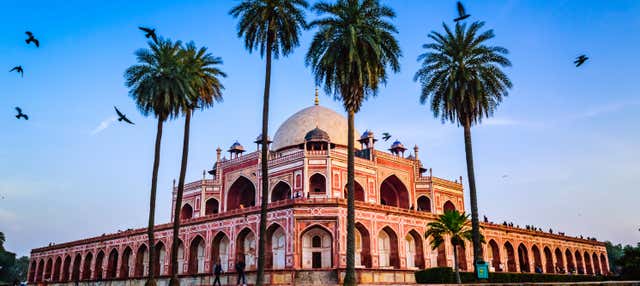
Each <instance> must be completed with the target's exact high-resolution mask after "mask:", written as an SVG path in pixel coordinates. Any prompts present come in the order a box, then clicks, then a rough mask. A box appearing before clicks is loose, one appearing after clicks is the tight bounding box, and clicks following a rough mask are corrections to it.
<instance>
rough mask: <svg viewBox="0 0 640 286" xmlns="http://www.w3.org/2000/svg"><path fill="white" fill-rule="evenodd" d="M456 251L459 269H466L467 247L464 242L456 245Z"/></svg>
mask: <svg viewBox="0 0 640 286" xmlns="http://www.w3.org/2000/svg"><path fill="white" fill-rule="evenodd" d="M456 248H457V252H458V268H459V269H460V271H467V269H468V268H467V249H466V247H464V244H458V245H457V246H456Z"/></svg>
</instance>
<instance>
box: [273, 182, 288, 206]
mask: <svg viewBox="0 0 640 286" xmlns="http://www.w3.org/2000/svg"><path fill="white" fill-rule="evenodd" d="M290 198H291V186H289V184H287V183H286V182H285V181H280V182H278V183H277V184H276V185H275V186H274V187H273V189H272V190H271V202H277V201H283V200H288V199H290Z"/></svg>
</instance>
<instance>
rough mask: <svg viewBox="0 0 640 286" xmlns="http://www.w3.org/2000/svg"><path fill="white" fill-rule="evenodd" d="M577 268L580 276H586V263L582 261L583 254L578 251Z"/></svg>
mask: <svg viewBox="0 0 640 286" xmlns="http://www.w3.org/2000/svg"><path fill="white" fill-rule="evenodd" d="M575 253H576V267H577V268H578V274H584V261H582V254H580V251H577V250H576V252H575Z"/></svg>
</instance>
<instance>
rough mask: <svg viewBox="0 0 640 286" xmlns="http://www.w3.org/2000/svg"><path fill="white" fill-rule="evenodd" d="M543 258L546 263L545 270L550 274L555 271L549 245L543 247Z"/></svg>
mask: <svg viewBox="0 0 640 286" xmlns="http://www.w3.org/2000/svg"><path fill="white" fill-rule="evenodd" d="M544 260H545V264H546V265H547V267H546V269H545V272H546V273H549V274H552V273H555V270H554V267H553V255H552V254H551V249H549V247H546V246H545V247H544Z"/></svg>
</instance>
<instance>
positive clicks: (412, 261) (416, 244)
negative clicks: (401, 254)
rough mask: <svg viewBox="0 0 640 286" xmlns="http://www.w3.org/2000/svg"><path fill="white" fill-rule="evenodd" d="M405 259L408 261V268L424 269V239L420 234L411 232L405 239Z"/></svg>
mask: <svg viewBox="0 0 640 286" xmlns="http://www.w3.org/2000/svg"><path fill="white" fill-rule="evenodd" d="M404 249H405V251H406V253H405V257H406V259H407V268H417V269H424V267H425V266H424V249H423V247H422V237H421V236H420V234H419V233H418V232H417V231H415V230H413V229H412V230H411V231H409V233H408V234H407V236H406V237H405V248H404Z"/></svg>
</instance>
